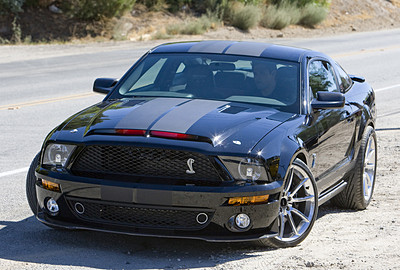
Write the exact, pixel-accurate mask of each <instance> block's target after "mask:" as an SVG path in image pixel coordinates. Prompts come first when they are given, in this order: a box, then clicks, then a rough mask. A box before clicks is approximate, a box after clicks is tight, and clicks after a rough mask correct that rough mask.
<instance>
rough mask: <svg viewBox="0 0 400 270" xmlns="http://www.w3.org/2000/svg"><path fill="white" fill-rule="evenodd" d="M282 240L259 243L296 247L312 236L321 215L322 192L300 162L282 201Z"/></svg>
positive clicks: (293, 167)
mask: <svg viewBox="0 0 400 270" xmlns="http://www.w3.org/2000/svg"><path fill="white" fill-rule="evenodd" d="M280 204H281V205H280V210H279V216H278V236H276V237H274V238H267V239H261V240H259V241H260V242H261V244H263V245H267V246H272V247H278V248H282V247H294V246H296V245H298V244H299V243H300V242H302V241H303V240H304V239H305V238H306V237H307V235H308V234H309V233H310V231H311V228H312V227H313V225H314V222H315V219H316V217H317V212H318V192H317V185H316V183H315V180H314V177H313V175H312V173H311V171H310V170H309V168H308V167H307V165H306V164H305V163H304V162H302V161H301V160H299V159H296V160H295V161H294V162H293V164H292V165H291V166H290V168H289V171H288V174H287V177H286V179H285V186H284V190H283V192H282V196H281V201H280Z"/></svg>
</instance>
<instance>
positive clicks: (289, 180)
mask: <svg viewBox="0 0 400 270" xmlns="http://www.w3.org/2000/svg"><path fill="white" fill-rule="evenodd" d="M293 174H294V170H293V168H292V169H291V170H290V176H289V179H288V183H287V185H286V188H285V193H288V192H289V189H290V186H291V185H292V182H293Z"/></svg>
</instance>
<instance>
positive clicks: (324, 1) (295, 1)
mask: <svg viewBox="0 0 400 270" xmlns="http://www.w3.org/2000/svg"><path fill="white" fill-rule="evenodd" d="M287 1H288V2H289V3H290V4H292V5H295V6H298V7H305V6H307V5H310V4H315V5H318V6H324V7H328V6H329V3H330V0H285V1H282V0H270V3H271V4H273V5H276V6H279V5H281V4H282V3H283V2H287Z"/></svg>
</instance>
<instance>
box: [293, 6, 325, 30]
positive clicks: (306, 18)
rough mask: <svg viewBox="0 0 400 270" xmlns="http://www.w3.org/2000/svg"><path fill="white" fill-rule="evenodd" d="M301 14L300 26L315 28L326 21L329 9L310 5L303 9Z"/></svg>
mask: <svg viewBox="0 0 400 270" xmlns="http://www.w3.org/2000/svg"><path fill="white" fill-rule="evenodd" d="M301 13H302V14H301V19H300V21H299V24H301V25H304V26H307V27H314V26H315V25H317V24H319V23H320V22H322V21H323V20H325V18H326V15H327V14H328V9H327V8H325V7H323V6H318V5H315V4H309V5H306V6H305V7H304V8H303V9H302V11H301Z"/></svg>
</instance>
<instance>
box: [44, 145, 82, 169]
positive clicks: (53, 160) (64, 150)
mask: <svg viewBox="0 0 400 270" xmlns="http://www.w3.org/2000/svg"><path fill="white" fill-rule="evenodd" d="M74 149H75V145H68V144H56V143H52V144H49V145H47V147H46V151H45V152H44V156H43V164H44V165H53V166H57V165H58V166H62V167H64V166H65V164H66V163H67V161H68V158H69V157H70V155H71V153H72V152H73V151H74Z"/></svg>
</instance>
